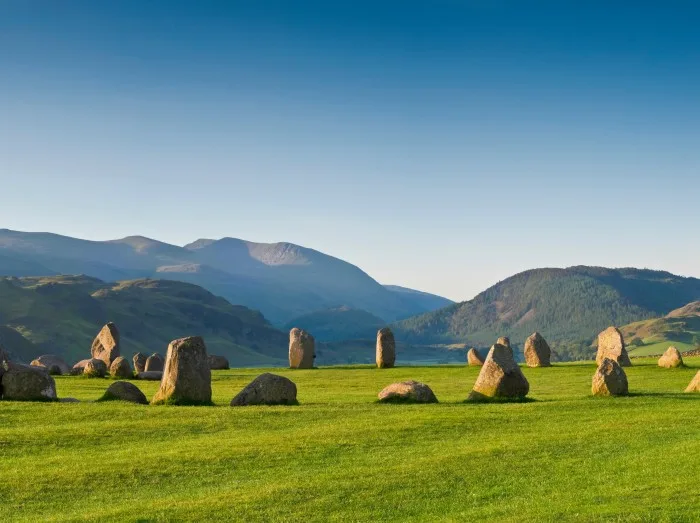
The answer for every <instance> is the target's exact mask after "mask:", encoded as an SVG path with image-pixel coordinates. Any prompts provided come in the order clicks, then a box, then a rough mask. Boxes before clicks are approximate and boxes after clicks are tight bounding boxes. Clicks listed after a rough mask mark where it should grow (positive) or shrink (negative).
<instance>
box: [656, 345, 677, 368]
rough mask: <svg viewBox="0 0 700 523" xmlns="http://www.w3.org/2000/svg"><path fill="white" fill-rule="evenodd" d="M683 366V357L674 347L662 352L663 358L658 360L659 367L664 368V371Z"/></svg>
mask: <svg viewBox="0 0 700 523" xmlns="http://www.w3.org/2000/svg"><path fill="white" fill-rule="evenodd" d="M682 366H683V357H682V356H681V353H680V351H679V350H678V349H677V348H675V347H669V348H668V349H666V352H664V354H663V356H661V358H659V367H664V368H666V369H672V368H675V367H682Z"/></svg>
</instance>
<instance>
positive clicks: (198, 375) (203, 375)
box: [152, 336, 211, 405]
mask: <svg viewBox="0 0 700 523" xmlns="http://www.w3.org/2000/svg"><path fill="white" fill-rule="evenodd" d="M152 403H166V404H171V405H210V404H211V370H210V369H209V362H208V361H207V347H206V346H205V345H204V340H203V339H202V338H200V337H199V336H192V337H189V338H181V339H179V340H173V341H171V342H170V345H168V354H167V355H166V356H165V370H163V379H162V380H161V382H160V389H158V392H156V395H155V396H154V397H153V402H152Z"/></svg>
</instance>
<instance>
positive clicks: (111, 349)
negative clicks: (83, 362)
mask: <svg viewBox="0 0 700 523" xmlns="http://www.w3.org/2000/svg"><path fill="white" fill-rule="evenodd" d="M90 354H92V357H93V358H97V359H98V360H102V361H104V362H105V365H106V366H107V368H109V366H110V365H111V364H112V362H113V361H114V360H115V359H116V358H117V357H118V356H119V354H120V353H119V329H117V326H116V325H115V324H114V323H112V322H109V323H108V324H107V325H105V326H104V327H102V330H100V332H99V333H98V334H97V336H96V337H95V340H94V341H93V342H92V349H91V350H90Z"/></svg>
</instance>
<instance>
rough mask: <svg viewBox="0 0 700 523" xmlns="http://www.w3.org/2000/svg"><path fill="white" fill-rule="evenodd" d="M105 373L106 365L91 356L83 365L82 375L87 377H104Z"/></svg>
mask: <svg viewBox="0 0 700 523" xmlns="http://www.w3.org/2000/svg"><path fill="white" fill-rule="evenodd" d="M106 374H107V365H106V364H105V362H104V361H102V360H100V359H97V358H92V359H91V360H87V363H86V364H85V366H84V367H83V376H87V377H88V378H104V377H105V375H106Z"/></svg>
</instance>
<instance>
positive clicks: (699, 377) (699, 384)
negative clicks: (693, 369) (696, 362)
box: [685, 370, 700, 392]
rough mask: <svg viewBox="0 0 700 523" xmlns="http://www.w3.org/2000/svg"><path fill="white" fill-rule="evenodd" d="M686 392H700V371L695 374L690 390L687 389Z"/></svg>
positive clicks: (689, 386)
mask: <svg viewBox="0 0 700 523" xmlns="http://www.w3.org/2000/svg"><path fill="white" fill-rule="evenodd" d="M685 391H686V392H700V370H699V371H698V372H697V374H695V377H694V378H693V379H692V381H691V382H690V385H688V388H687V389H685Z"/></svg>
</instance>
